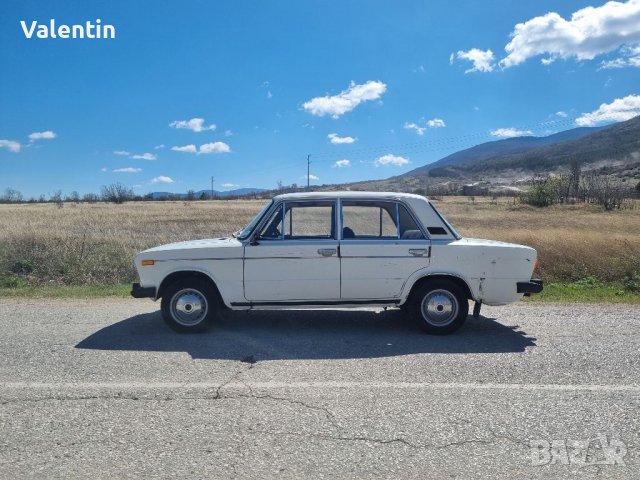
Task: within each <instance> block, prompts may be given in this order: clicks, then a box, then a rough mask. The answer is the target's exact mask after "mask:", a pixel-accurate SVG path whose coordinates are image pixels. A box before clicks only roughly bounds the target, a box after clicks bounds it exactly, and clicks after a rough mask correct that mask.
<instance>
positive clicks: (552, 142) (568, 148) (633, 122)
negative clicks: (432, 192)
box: [336, 116, 640, 191]
mask: <svg viewBox="0 0 640 480" xmlns="http://www.w3.org/2000/svg"><path fill="white" fill-rule="evenodd" d="M574 161H575V162H578V163H579V164H580V165H581V166H582V169H583V170H594V169H600V170H605V171H606V172H607V173H609V174H613V175H616V176H618V177H620V178H622V179H627V178H630V179H636V181H637V180H638V179H640V116H637V117H634V118H632V119H630V120H627V121H624V122H620V123H616V124H613V125H608V126H605V127H579V128H574V129H571V130H566V131H563V132H559V133H555V134H553V135H549V136H545V137H533V136H522V137H514V138H508V139H504V140H496V141H492V142H486V143H482V144H479V145H476V146H474V147H471V148H467V149H464V150H461V151H459V152H456V153H453V154H451V155H448V156H446V157H444V158H442V159H440V160H437V161H435V162H433V163H429V164H426V165H423V166H421V167H418V168H415V169H414V170H411V171H409V172H407V173H404V174H402V175H398V176H395V177H391V178H388V179H385V180H372V181H364V182H355V183H351V184H343V185H339V186H336V187H337V188H347V189H354V190H356V189H357V190H369V189H371V190H404V191H410V190H411V189H415V188H424V186H425V185H427V184H435V183H445V182H448V181H456V182H465V183H466V182H486V183H490V184H502V185H509V184H515V183H517V182H519V181H522V180H525V179H526V178H531V177H532V176H536V175H548V174H551V173H560V172H562V171H566V170H567V169H568V168H569V165H570V164H571V163H572V162H574Z"/></svg>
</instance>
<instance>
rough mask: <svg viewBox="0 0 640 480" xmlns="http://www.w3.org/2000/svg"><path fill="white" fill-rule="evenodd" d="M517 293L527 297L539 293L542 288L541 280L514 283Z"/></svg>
mask: <svg viewBox="0 0 640 480" xmlns="http://www.w3.org/2000/svg"><path fill="white" fill-rule="evenodd" d="M516 287H517V289H518V290H517V291H518V293H524V294H525V295H527V296H529V295H531V294H532V293H540V292H541V291H542V288H543V284H542V280H533V279H531V280H529V281H528V282H518V283H516Z"/></svg>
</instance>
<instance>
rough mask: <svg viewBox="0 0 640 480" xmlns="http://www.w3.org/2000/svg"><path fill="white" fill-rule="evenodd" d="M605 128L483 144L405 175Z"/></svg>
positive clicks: (578, 137) (493, 155)
mask: <svg viewBox="0 0 640 480" xmlns="http://www.w3.org/2000/svg"><path fill="white" fill-rule="evenodd" d="M602 128H603V127H579V128H573V129H571V130H565V131H563V132H559V133H555V134H553V135H548V136H546V137H532V136H525V137H514V138H507V139H504V140H495V141H492V142H486V143H481V144H480V145H476V146H474V147H471V148H467V149H465V150H461V151H459V152H456V153H452V154H451V155H448V156H446V157H444V158H442V159H440V160H438V161H436V162H433V163H430V164H428V165H424V166H422V167H418V168H416V169H414V170H411V171H410V172H407V173H406V174H405V175H421V174H424V173H427V172H428V171H429V170H433V169H435V168H439V167H444V166H449V165H463V164H466V163H469V162H481V161H486V160H489V159H492V158H495V157H498V156H502V155H513V154H519V153H525V152H528V151H531V150H534V149H535V148H537V147H542V146H546V145H554V144H557V143H561V142H565V141H569V140H577V139H580V138H583V137H585V136H587V135H589V134H591V133H594V132H597V131H599V130H602Z"/></svg>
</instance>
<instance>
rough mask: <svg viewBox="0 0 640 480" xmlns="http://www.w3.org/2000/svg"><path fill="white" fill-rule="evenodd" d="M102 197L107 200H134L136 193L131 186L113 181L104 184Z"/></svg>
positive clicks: (116, 201)
mask: <svg viewBox="0 0 640 480" xmlns="http://www.w3.org/2000/svg"><path fill="white" fill-rule="evenodd" d="M101 197H102V200H103V201H105V202H113V203H124V202H127V201H129V200H133V197H134V194H133V190H132V189H131V188H128V187H126V186H124V185H123V184H121V183H112V184H111V185H103V186H102V189H101Z"/></svg>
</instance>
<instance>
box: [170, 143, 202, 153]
mask: <svg viewBox="0 0 640 480" xmlns="http://www.w3.org/2000/svg"><path fill="white" fill-rule="evenodd" d="M171 150H173V151H174V152H187V153H197V152H198V149H197V148H196V146H195V145H194V144H191V145H183V146H182V147H177V146H176V147H171Z"/></svg>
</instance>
